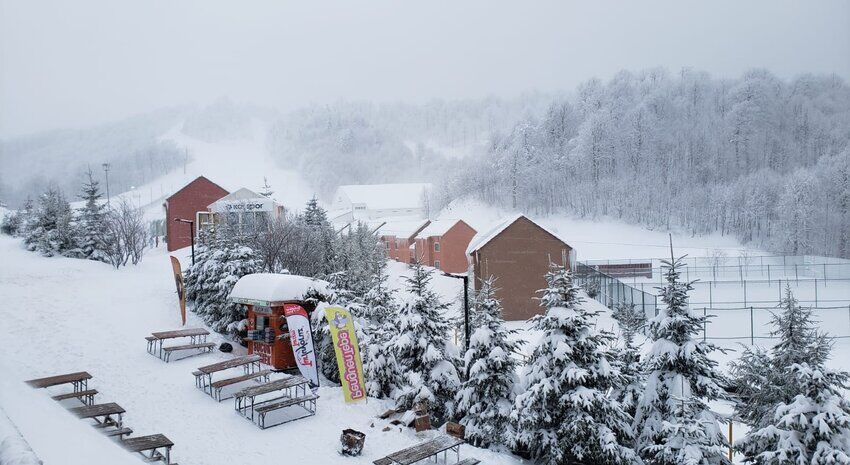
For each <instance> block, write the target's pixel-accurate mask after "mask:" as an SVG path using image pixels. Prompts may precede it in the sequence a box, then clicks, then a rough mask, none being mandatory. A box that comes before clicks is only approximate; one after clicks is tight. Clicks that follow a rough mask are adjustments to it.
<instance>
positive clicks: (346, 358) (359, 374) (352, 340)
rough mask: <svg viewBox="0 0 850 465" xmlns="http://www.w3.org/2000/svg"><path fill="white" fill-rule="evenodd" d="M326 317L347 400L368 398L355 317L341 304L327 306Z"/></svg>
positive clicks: (354, 400)
mask: <svg viewBox="0 0 850 465" xmlns="http://www.w3.org/2000/svg"><path fill="white" fill-rule="evenodd" d="M325 318H327V319H328V326H329V327H330V330H331V339H332V341H333V345H334V352H336V364H337V366H338V367H339V380H340V383H341V384H342V392H343V394H344V395H345V401H346V402H359V401H361V400H365V399H366V383H365V380H364V379H363V362H362V361H361V360H360V347H359V346H358V345H357V334H355V333H354V319H353V318H351V314H350V313H349V312H348V310H346V309H344V308H342V307H339V306H335V305H332V306H329V307H325Z"/></svg>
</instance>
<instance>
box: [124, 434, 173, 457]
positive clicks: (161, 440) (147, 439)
mask: <svg viewBox="0 0 850 465" xmlns="http://www.w3.org/2000/svg"><path fill="white" fill-rule="evenodd" d="M121 445H122V446H124V448H125V449H127V450H128V451H130V452H136V453H138V454H140V455H141V456H142V457H144V459H145V461H146V462H155V461H160V462H162V463H164V464H166V465H171V448H172V447H173V446H174V443H173V442H171V440H170V439H168V438H167V437H165V436H164V435H162V434H151V435H150V436H139V437H135V438H127V439H125V440H124V441H123V442H122V443H121ZM160 449H162V450H161V451H160Z"/></svg>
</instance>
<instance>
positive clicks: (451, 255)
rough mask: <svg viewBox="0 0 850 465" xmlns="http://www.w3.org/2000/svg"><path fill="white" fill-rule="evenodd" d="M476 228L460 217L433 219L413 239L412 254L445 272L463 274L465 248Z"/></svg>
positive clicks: (464, 268) (466, 264)
mask: <svg viewBox="0 0 850 465" xmlns="http://www.w3.org/2000/svg"><path fill="white" fill-rule="evenodd" d="M475 233H476V231H475V230H474V229H472V226H470V225H468V224H466V222H465V221H463V220H434V221H432V222H430V223H429V224H428V226H426V227H425V228H423V229H422V230H421V231H419V232H418V233H417V234H416V237H415V238H414V240H413V241H412V242H413V246H414V249H415V256H416V257H417V258H419V259H420V260H421V261H422V263H423V264H425V265H428V266H433V267H434V268H437V269H439V270H443V271H445V272H447V273H466V272H467V270H468V269H469V263H468V261H467V258H466V247H467V246H468V245H469V242H470V241H472V238H473V237H475Z"/></svg>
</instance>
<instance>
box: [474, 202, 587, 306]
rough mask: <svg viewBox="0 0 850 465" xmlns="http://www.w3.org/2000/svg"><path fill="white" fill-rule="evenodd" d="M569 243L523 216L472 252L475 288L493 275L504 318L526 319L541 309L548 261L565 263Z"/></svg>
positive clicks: (568, 258)
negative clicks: (540, 290)
mask: <svg viewBox="0 0 850 465" xmlns="http://www.w3.org/2000/svg"><path fill="white" fill-rule="evenodd" d="M570 252H571V249H570V247H569V246H568V245H567V244H565V243H564V242H563V241H561V240H559V239H558V238H556V237H554V236H552V235H551V234H549V233H548V232H546V231H545V230H543V229H542V228H540V227H539V226H537V225H536V224H534V223H533V222H531V221H530V220H528V219H527V218H525V217H521V218H519V219H518V220H517V221H515V222H514V223H513V224H512V225H510V226H508V227H507V228H505V230H504V231H502V232H501V233H500V234H499V235H498V236H496V237H494V238H493V239H492V240H490V242H488V243H487V244H485V245H484V246H482V247H481V248H480V249H479V250H477V251H475V252H473V256H472V257H471V259H472V265H473V268H474V276H475V280H474V281H475V288H476V289H477V288H479V287H480V282H481V281H480V280H481V279H486V278H488V277H490V276H491V275H492V276H494V277H496V278H497V280H496V287H497V288H498V290H497V291H496V297H498V298H499V299H500V300H501V301H502V306H503V308H504V317H505V319H506V320H509V321H515V320H525V319H528V318H530V317H531V316H533V315H536V314H538V313H541V307H540V302H539V301H538V300H535V299H534V298H535V297H539V296H540V294H539V293H538V292H537V291H538V290H539V289H543V288H545V287H546V279H545V278H544V275H545V274H546V272H547V271H548V270H549V263H550V261H551V262H554V263H557V264H559V265H564V264H565V263H564V259H563V257H566V261H567V264H568V265H569V260H570Z"/></svg>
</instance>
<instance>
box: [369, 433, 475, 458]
mask: <svg viewBox="0 0 850 465" xmlns="http://www.w3.org/2000/svg"><path fill="white" fill-rule="evenodd" d="M464 442H465V441H464V440H463V439H458V438H456V437H453V436H438V437H436V438H434V439H431V440H430V441H425V442H423V443H421V444H417V445H415V446H411V447H408V448H406V449H402V450H400V451H398V452H393V453H392V454H390V455H387V456H386V457H384V458H381V459H378V460H375V461H374V462H372V463H374V464H375V465H395V464H398V465H410V464H411V463H416V462H419V461H422V460H425V459H429V458H431V457H436V456H437V455H439V454H440V453H443V454H444V455H445V459H446V462H448V453H449V451H454V452H455V453H457V461H458V462H460V446H461V445H462V444H464ZM473 460H474V459H473Z"/></svg>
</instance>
